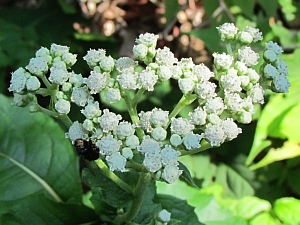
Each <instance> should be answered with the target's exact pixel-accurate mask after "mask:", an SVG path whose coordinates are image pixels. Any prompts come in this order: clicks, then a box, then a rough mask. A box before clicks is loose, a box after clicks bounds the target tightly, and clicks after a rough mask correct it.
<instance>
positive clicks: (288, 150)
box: [250, 141, 300, 170]
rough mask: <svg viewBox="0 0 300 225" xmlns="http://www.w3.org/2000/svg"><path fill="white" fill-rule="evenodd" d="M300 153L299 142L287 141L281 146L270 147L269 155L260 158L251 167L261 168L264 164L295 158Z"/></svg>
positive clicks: (252, 168)
mask: <svg viewBox="0 0 300 225" xmlns="http://www.w3.org/2000/svg"><path fill="white" fill-rule="evenodd" d="M299 155H300V147H299V144H297V143H294V142H291V141H286V142H285V143H284V145H283V146H282V147H281V148H277V149H274V148H272V149H270V150H269V151H268V153H267V155H266V156H265V157H264V158H263V159H262V160H260V161H259V162H258V163H256V164H253V165H252V166H250V169H251V170H255V169H258V168H261V167H263V166H266V165H268V164H270V163H272V162H275V161H280V160H284V159H290V158H294V157H297V156H299Z"/></svg>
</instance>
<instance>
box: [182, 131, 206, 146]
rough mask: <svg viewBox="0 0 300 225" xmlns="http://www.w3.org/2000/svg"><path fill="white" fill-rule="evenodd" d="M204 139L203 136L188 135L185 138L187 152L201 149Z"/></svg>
mask: <svg viewBox="0 0 300 225" xmlns="http://www.w3.org/2000/svg"><path fill="white" fill-rule="evenodd" d="M202 138H203V137H202V135H199V134H193V133H188V134H187V135H185V136H184V137H183V145H184V146H185V148H186V149H187V150H193V149H196V148H200V147H201V144H200V141H201V139H202Z"/></svg>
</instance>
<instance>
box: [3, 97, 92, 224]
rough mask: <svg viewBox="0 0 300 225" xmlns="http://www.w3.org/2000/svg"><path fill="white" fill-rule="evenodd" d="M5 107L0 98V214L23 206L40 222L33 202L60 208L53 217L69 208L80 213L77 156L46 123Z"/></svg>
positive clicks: (39, 210) (55, 126)
mask: <svg viewBox="0 0 300 225" xmlns="http://www.w3.org/2000/svg"><path fill="white" fill-rule="evenodd" d="M11 101H12V99H11V98H7V97H4V96H3V95H0V103H1V106H0V117H1V118H0V121H1V129H0V137H1V142H0V180H1V185H0V213H1V214H2V213H6V212H10V215H12V216H13V215H14V214H12V213H14V212H17V211H15V209H17V208H16V207H17V206H18V207H20V208H22V207H23V208H24V207H25V206H24V205H23V204H25V205H26V207H29V208H30V209H31V210H32V211H35V210H36V211H37V212H36V216H37V217H39V218H42V217H43V216H44V214H46V213H47V211H48V208H47V207H46V205H45V204H44V205H43V204H42V205H39V204H36V203H35V201H37V202H39V201H42V202H43V203H44V198H45V197H47V199H48V198H49V200H47V201H53V204H60V206H59V207H60V209H59V210H57V212H56V213H63V211H62V210H61V209H62V208H63V207H66V208H68V207H69V205H68V204H69V203H70V204H71V203H72V204H75V205H73V206H72V205H70V208H72V207H75V206H78V210H80V209H82V207H84V206H83V205H82V190H81V184H80V178H79V168H78V156H77V155H76V154H75V152H74V150H73V147H72V146H71V144H70V141H69V140H68V139H66V138H65V134H64V131H63V130H62V129H61V128H60V126H59V125H58V124H57V123H56V122H54V120H53V119H52V118H49V117H48V116H46V115H44V114H40V113H36V114H30V113H29V112H28V109H26V108H25V109H24V108H18V107H16V106H12V105H11ZM39 197H41V198H42V199H39ZM24 199H25V200H26V201H25V200H24ZM54 208H55V207H54ZM66 210H67V209H66ZM39 213H41V214H39ZM22 215H24V216H26V213H24V214H22ZM53 215H55V211H53ZM17 218H19V219H20V220H23V219H24V218H23V217H21V215H19V217H17ZM66 218H68V215H66ZM87 221H89V220H87Z"/></svg>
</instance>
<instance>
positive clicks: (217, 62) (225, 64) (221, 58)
mask: <svg viewBox="0 0 300 225" xmlns="http://www.w3.org/2000/svg"><path fill="white" fill-rule="evenodd" d="M213 57H214V66H215V67H216V69H217V70H228V69H229V68H230V67H231V65H232V63H233V57H232V56H231V55H228V54H226V53H224V52H223V53H222V54H219V53H216V52H215V53H213Z"/></svg>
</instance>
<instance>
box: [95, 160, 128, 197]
mask: <svg viewBox="0 0 300 225" xmlns="http://www.w3.org/2000/svg"><path fill="white" fill-rule="evenodd" d="M95 163H96V164H97V166H98V167H99V168H100V169H101V171H102V173H103V174H104V175H105V176H106V177H108V178H109V179H111V180H112V181H113V182H114V183H115V184H116V185H118V186H119V187H120V188H122V189H123V190H124V191H126V192H128V193H133V190H132V188H131V187H130V186H129V185H128V184H127V183H125V182H124V181H123V180H121V179H120V178H119V177H118V176H117V175H116V174H115V173H114V172H112V171H110V170H109V168H108V167H107V166H106V165H105V163H104V162H103V161H102V160H101V159H97V160H95Z"/></svg>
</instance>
